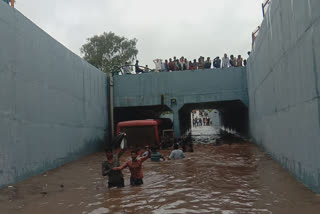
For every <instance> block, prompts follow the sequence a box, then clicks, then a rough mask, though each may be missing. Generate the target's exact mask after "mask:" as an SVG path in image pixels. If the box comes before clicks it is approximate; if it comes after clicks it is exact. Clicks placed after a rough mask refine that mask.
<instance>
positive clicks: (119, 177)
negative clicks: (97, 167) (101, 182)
mask: <svg viewBox="0 0 320 214" xmlns="http://www.w3.org/2000/svg"><path fill="white" fill-rule="evenodd" d="M105 152H106V156H107V161H104V162H102V175H103V176H108V177H109V181H108V187H109V188H111V187H118V188H120V187H124V180H123V174H122V172H121V171H118V170H113V169H112V168H114V167H119V166H120V163H119V158H120V156H121V155H122V154H123V153H124V150H122V149H120V151H119V152H117V153H115V154H113V153H112V149H111V148H109V149H105Z"/></svg>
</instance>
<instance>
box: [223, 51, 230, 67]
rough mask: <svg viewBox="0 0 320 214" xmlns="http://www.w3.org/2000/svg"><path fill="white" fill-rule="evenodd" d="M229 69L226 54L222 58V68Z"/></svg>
mask: <svg viewBox="0 0 320 214" xmlns="http://www.w3.org/2000/svg"><path fill="white" fill-rule="evenodd" d="M227 67H229V57H228V55H227V54H224V56H223V57H222V68H227Z"/></svg>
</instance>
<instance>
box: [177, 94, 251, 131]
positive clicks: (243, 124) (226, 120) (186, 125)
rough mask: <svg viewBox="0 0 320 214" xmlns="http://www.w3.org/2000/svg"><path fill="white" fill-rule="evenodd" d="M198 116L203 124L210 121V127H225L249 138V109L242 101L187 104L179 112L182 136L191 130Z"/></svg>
mask: <svg viewBox="0 0 320 214" xmlns="http://www.w3.org/2000/svg"><path fill="white" fill-rule="evenodd" d="M200 114H202V115H200ZM209 115H210V116H209ZM197 116H198V119H200V118H201V120H202V121H201V122H202V124H203V121H205V123H207V122H208V121H207V119H209V123H210V124H209V125H210V126H214V127H215V128H220V127H225V128H228V129H232V130H235V131H236V132H238V133H239V134H241V135H243V136H248V130H249V129H248V127H249V119H248V108H247V107H246V106H245V105H244V104H243V103H242V101H240V100H232V101H219V102H208V103H192V104H185V105H184V106H183V107H182V108H181V109H180V111H179V119H180V131H181V135H184V134H185V133H187V132H188V131H190V130H191V128H192V126H193V117H194V119H195V118H196V117H197ZM204 118H205V119H204ZM199 122H200V121H199Z"/></svg>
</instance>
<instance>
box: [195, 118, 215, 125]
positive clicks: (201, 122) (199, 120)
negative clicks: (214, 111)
mask: <svg viewBox="0 0 320 214" xmlns="http://www.w3.org/2000/svg"><path fill="white" fill-rule="evenodd" d="M211 122H212V121H210V118H209V117H202V118H201V117H200V118H198V117H196V118H194V119H193V120H192V125H193V127H198V126H210V125H211Z"/></svg>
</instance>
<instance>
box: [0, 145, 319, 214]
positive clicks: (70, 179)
mask: <svg viewBox="0 0 320 214" xmlns="http://www.w3.org/2000/svg"><path fill="white" fill-rule="evenodd" d="M194 148H195V152H194V153H186V156H187V158H185V159H184V160H178V161H164V162H157V163H154V162H151V161H150V160H147V161H146V162H144V164H143V172H144V184H143V185H142V186H139V187H131V186H130V185H129V176H130V175H129V170H128V169H125V170H124V171H123V172H124V176H125V185H126V186H125V187H124V188H120V189H118V188H113V189H108V188H107V187H106V183H107V179H106V178H104V177H102V176H101V161H102V160H104V159H105V157H104V153H102V152H101V153H95V154H92V155H90V156H87V157H84V158H82V159H80V160H78V161H75V162H72V163H70V164H66V165H64V166H62V167H60V168H57V169H54V170H51V171H49V172H47V173H45V174H43V175H39V176H35V177H32V178H30V179H28V180H26V181H23V182H21V183H18V184H16V185H13V187H9V188H5V189H3V190H0V213H1V214H2V213H8V214H11V213H12V214H16V213H28V214H50V213H59V214H60V213H68V214H71V213H79V214H102V213H155V214H158V213H222V214H232V213H263V214H264V213H297V214H298V213H299V214H301V213H304V214H312V213H315V214H316V213H320V196H319V195H317V194H315V193H313V192H311V191H310V190H309V189H307V188H306V187H304V186H303V185H302V184H301V183H299V182H298V181H296V180H295V179H294V178H293V177H292V176H291V175H290V174H289V173H288V172H286V171H285V170H284V169H282V168H281V167H280V165H278V164H277V163H276V162H274V161H273V160H272V159H271V158H270V157H268V156H267V155H265V154H264V153H263V152H262V151H260V150H259V149H258V148H257V147H256V146H255V145H254V144H251V143H245V144H232V145H222V146H213V145H210V144H206V145H195V147H194ZM161 153H162V154H163V155H165V157H167V156H168V155H169V153H170V150H162V151H161ZM129 155H130V154H129V152H126V153H125V154H124V155H123V156H122V157H121V163H124V162H125V161H126V160H127V159H128V157H129Z"/></svg>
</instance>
